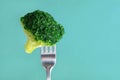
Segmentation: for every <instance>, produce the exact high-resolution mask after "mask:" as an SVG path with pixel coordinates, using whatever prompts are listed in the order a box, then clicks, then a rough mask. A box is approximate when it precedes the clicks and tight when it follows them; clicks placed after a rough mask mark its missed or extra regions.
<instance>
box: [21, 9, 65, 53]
mask: <svg viewBox="0 0 120 80" xmlns="http://www.w3.org/2000/svg"><path fill="white" fill-rule="evenodd" d="M20 21H21V23H22V25H23V29H24V32H25V33H26V35H27V37H28V41H27V43H26V46H25V48H26V52H27V53H31V52H32V51H33V50H34V49H36V48H38V47H41V46H52V45H55V44H56V43H57V42H58V41H59V40H60V39H61V38H62V36H63V34H64V32H65V31H64V28H63V26H62V25H61V24H59V23H57V22H56V21H55V20H54V18H53V17H52V16H51V15H50V14H49V13H47V12H44V11H40V10H36V11H34V12H31V13H27V14H26V15H25V16H23V17H21V18H20Z"/></svg>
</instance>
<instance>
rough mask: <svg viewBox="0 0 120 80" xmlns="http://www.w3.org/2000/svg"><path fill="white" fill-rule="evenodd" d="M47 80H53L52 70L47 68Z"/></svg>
mask: <svg viewBox="0 0 120 80" xmlns="http://www.w3.org/2000/svg"><path fill="white" fill-rule="evenodd" d="M46 79H47V80H51V68H46Z"/></svg>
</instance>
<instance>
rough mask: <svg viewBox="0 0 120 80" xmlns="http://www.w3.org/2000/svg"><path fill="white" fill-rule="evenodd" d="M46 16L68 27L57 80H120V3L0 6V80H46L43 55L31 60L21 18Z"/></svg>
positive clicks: (41, 0) (69, 0) (13, 2)
mask: <svg viewBox="0 0 120 80" xmlns="http://www.w3.org/2000/svg"><path fill="white" fill-rule="evenodd" d="M37 9H40V10H43V11H47V12H49V13H50V14H52V15H53V16H54V18H55V19H56V20H57V21H58V22H59V23H61V24H62V25H64V28H65V31H66V33H65V35H64V38H63V39H62V40H61V41H60V42H59V43H58V44H57V64H56V66H55V67H54V69H53V71H52V80H120V0H0V80H45V79H46V78H45V71H44V68H43V67H42V65H41V61H40V49H36V50H35V51H34V52H33V54H30V55H28V54H26V53H25V51H24V44H25V42H26V40H27V39H26V36H25V34H24V33H23V30H22V27H21V24H20V17H21V16H23V15H25V14H26V13H28V12H32V11H34V10H37Z"/></svg>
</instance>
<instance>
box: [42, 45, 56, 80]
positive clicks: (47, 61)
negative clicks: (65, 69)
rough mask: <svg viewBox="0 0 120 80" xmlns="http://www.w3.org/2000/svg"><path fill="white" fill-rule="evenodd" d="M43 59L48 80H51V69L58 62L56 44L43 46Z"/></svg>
mask: <svg viewBox="0 0 120 80" xmlns="http://www.w3.org/2000/svg"><path fill="white" fill-rule="evenodd" d="M41 60H42V65H43V66H44V68H45V70H46V80H51V71H52V69H53V67H54V65H55V64H56V45H54V46H43V47H41Z"/></svg>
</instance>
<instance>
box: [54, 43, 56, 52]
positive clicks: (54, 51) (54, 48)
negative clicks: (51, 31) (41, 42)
mask: <svg viewBox="0 0 120 80" xmlns="http://www.w3.org/2000/svg"><path fill="white" fill-rule="evenodd" d="M54 53H56V45H54Z"/></svg>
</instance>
